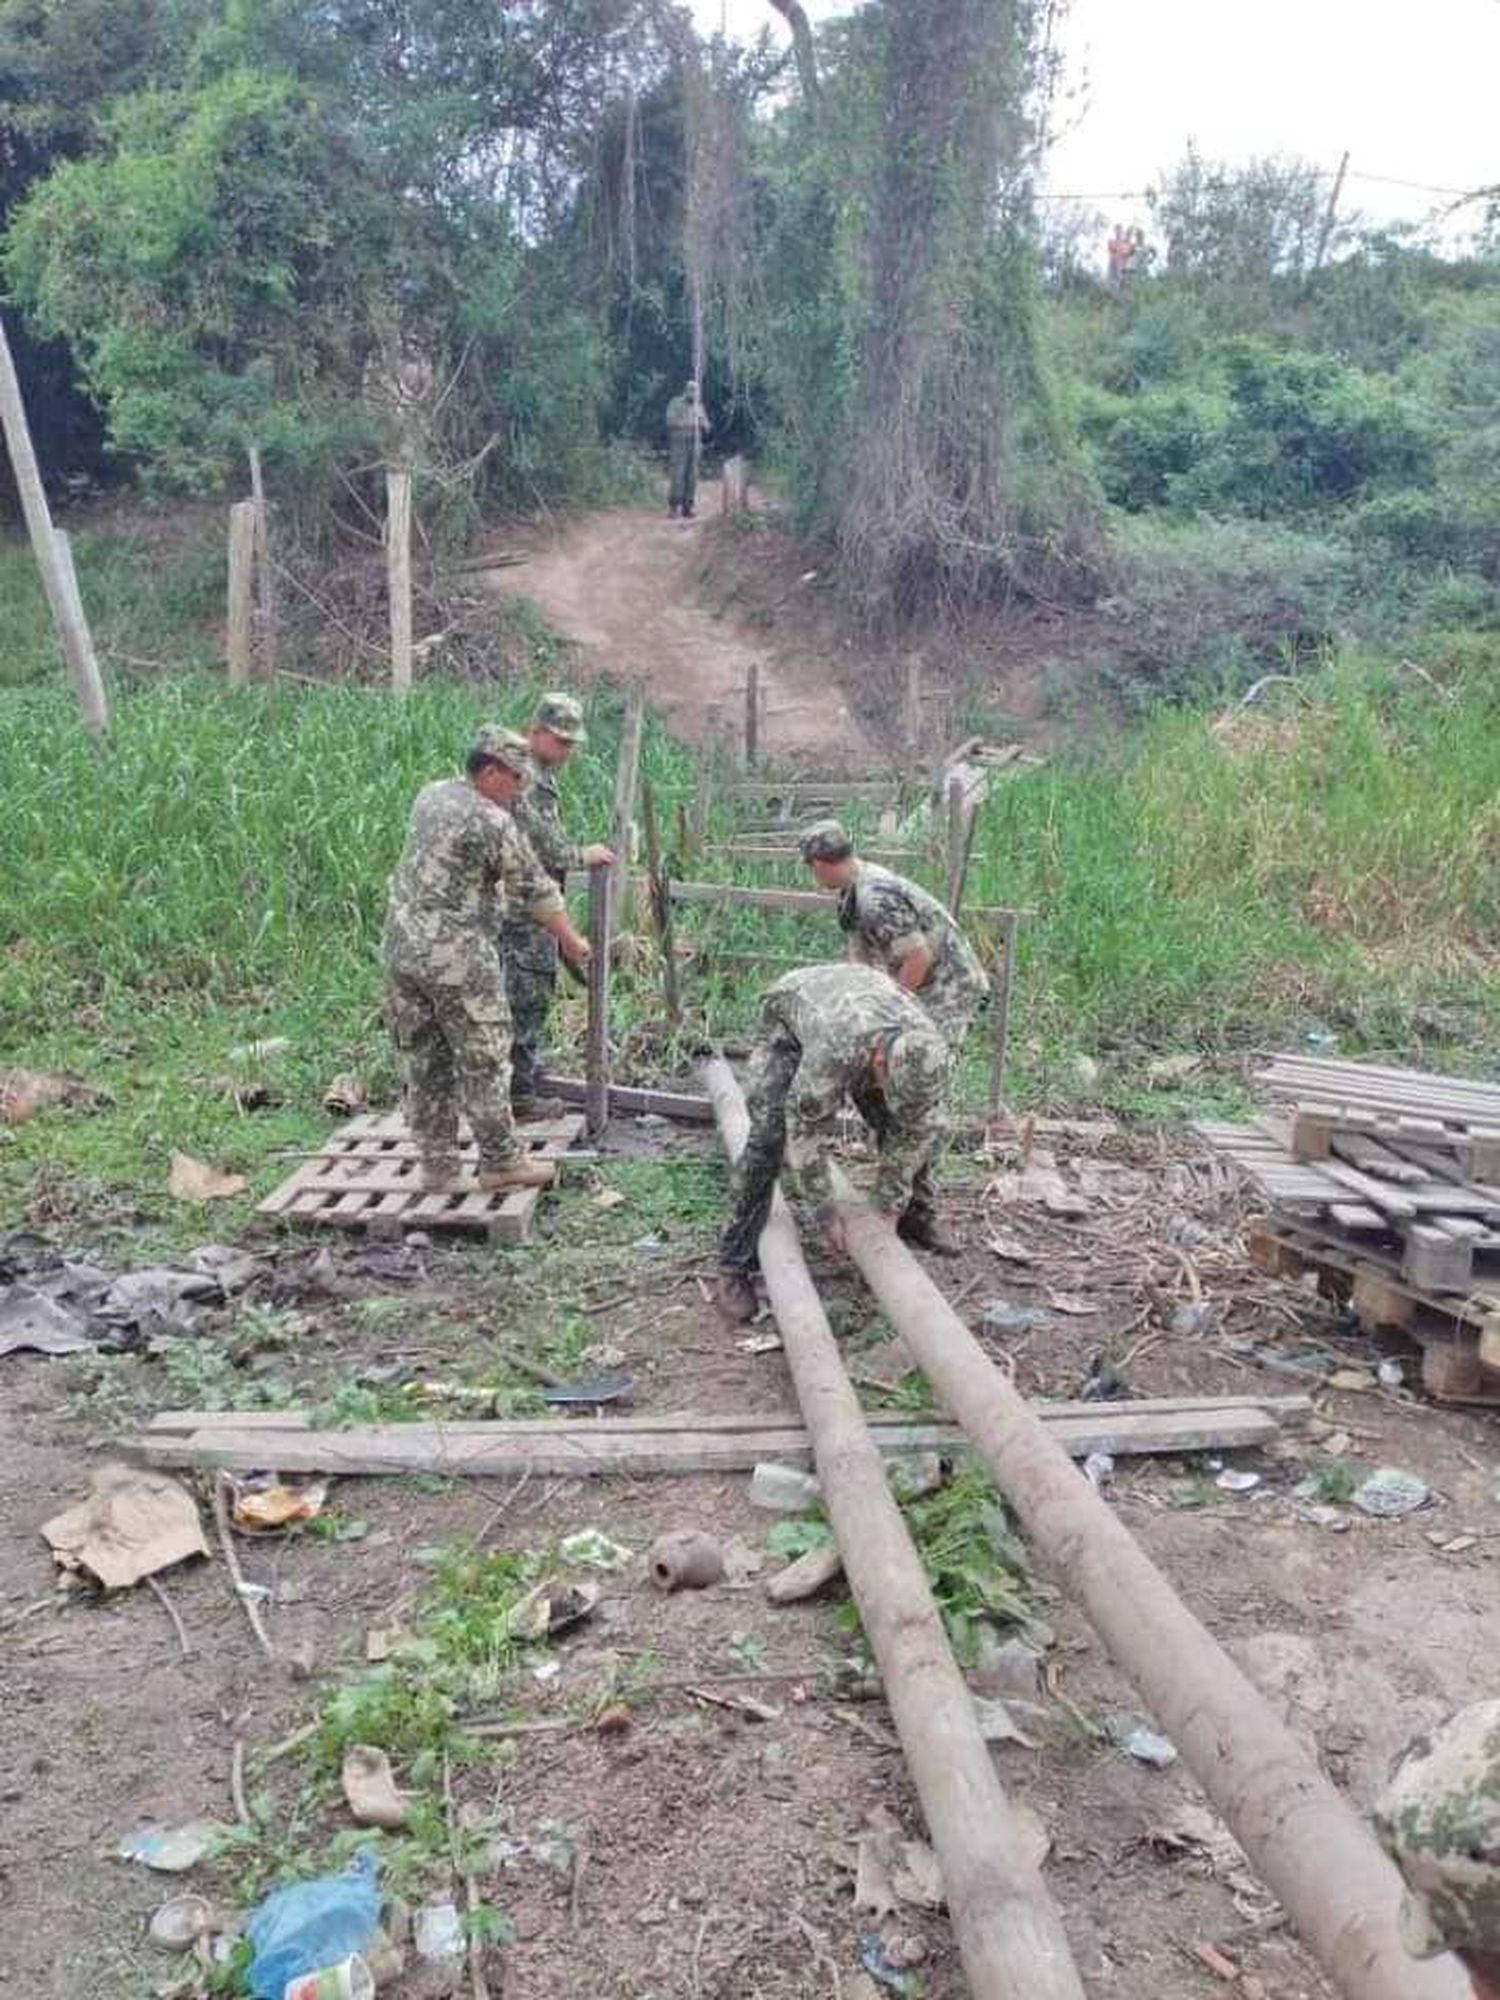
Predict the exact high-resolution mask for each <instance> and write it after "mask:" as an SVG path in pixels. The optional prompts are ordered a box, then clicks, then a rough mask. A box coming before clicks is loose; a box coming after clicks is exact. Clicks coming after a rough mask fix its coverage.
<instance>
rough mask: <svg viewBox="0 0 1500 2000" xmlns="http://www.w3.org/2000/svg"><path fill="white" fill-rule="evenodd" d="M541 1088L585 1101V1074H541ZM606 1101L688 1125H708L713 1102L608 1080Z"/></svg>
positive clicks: (639, 1113)
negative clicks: (607, 1098) (582, 1075)
mask: <svg viewBox="0 0 1500 2000" xmlns="http://www.w3.org/2000/svg"><path fill="white" fill-rule="evenodd" d="M542 1088H543V1089H544V1090H545V1091H546V1092H547V1095H548V1096H549V1097H560V1098H561V1099H562V1100H563V1102H564V1103H565V1104H587V1103H588V1080H587V1078H585V1077H578V1076H552V1075H550V1074H548V1075H546V1076H544V1077H543V1078H542ZM609 1102H610V1107H611V1109H612V1110H614V1111H619V1112H623V1113H626V1114H627V1115H629V1116H631V1117H636V1118H639V1117H642V1116H651V1117H656V1118H677V1119H680V1120H681V1121H682V1122H683V1123H684V1124H687V1125H711V1124H712V1123H713V1118H714V1114H713V1106H712V1105H711V1104H710V1103H709V1101H708V1099H707V1098H706V1097H695V1096H693V1095H691V1094H690V1093H689V1092H687V1091H682V1090H642V1089H640V1088H639V1087H638V1086H637V1085H635V1084H630V1083H611V1084H610V1086H609Z"/></svg>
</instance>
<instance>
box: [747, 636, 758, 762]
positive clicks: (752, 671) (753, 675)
mask: <svg viewBox="0 0 1500 2000" xmlns="http://www.w3.org/2000/svg"><path fill="white" fill-rule="evenodd" d="M759 762H760V667H759V665H758V664H757V662H756V661H754V660H752V661H751V662H750V664H749V666H748V667H747V668H746V670H745V769H746V770H747V771H753V770H754V769H755V767H756V765H757V764H758V763H759Z"/></svg>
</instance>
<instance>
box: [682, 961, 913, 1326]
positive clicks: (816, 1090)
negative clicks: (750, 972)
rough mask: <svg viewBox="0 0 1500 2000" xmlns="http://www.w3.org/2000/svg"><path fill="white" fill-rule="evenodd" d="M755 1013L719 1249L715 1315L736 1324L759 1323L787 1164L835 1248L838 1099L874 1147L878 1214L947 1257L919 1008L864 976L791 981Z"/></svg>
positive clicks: (846, 973)
mask: <svg viewBox="0 0 1500 2000" xmlns="http://www.w3.org/2000/svg"><path fill="white" fill-rule="evenodd" d="M762 1007H763V1016H764V1023H765V1033H764V1036H763V1038H762V1040H761V1043H760V1045H759V1047H758V1048H757V1049H756V1052H755V1056H754V1058H753V1061H752V1065H751V1071H750V1080H749V1084H748V1087H747V1089H746V1093H745V1095H746V1099H747V1102H748V1105H749V1110H750V1137H749V1139H748V1141H747V1142H746V1146H745V1150H744V1152H743V1153H742V1154H741V1155H740V1157H739V1159H738V1161H737V1162H736V1163H735V1167H734V1172H733V1175H732V1177H731V1188H732V1191H733V1196H734V1212H733V1214H732V1215H731V1217H730V1220H729V1226H728V1228H727V1229H726V1230H725V1231H724V1234H723V1236H722V1238H721V1239H720V1244H719V1288H718V1299H719V1305H720V1307H721V1309H722V1310H723V1311H724V1313H725V1314H726V1315H727V1316H728V1317H729V1318H731V1319H735V1320H748V1319H751V1318H753V1317H754V1314H755V1309H756V1299H755V1276H754V1274H755V1269H756V1265H757V1262H758V1248H757V1246H758V1244H759V1242H760V1233H761V1231H762V1230H763V1229H764V1228H765V1226H766V1218H767V1216H768V1215H769V1214H770V1210H771V1197H772V1195H773V1193H774V1192H775V1188H776V1177H777V1175H778V1174H779V1173H780V1172H781V1169H782V1164H783V1161H784V1162H785V1165H786V1167H787V1170H788V1173H789V1174H790V1175H792V1176H793V1177H794V1178H795V1180H796V1182H797V1183H798V1184H799V1187H800V1192H801V1194H802V1195H803V1196H804V1198H805V1199H806V1200H808V1201H809V1202H811V1203H812V1205H813V1208H814V1211H815V1213H816V1216H817V1219H818V1221H819V1222H820V1223H821V1224H822V1225H823V1227H824V1228H825V1229H826V1230H827V1231H828V1232H829V1234H830V1240H831V1241H832V1242H833V1245H834V1248H835V1249H837V1250H842V1248H843V1243H842V1240H841V1239H840V1238H839V1236H838V1233H837V1224H836V1220H835V1216H834V1209H833V1184H832V1181H831V1180H830V1177H829V1160H828V1155H829V1150H830V1148H831V1146H832V1143H833V1138H834V1128H835V1124H836V1121H837V1118H838V1114H839V1111H840V1108H841V1107H842V1105H843V1102H844V1099H845V1098H846V1097H848V1098H850V1099H852V1100H853V1103H854V1108H855V1110H856V1111H858V1113H859V1115H860V1116H861V1118H863V1119H864V1121H865V1123H866V1124H867V1125H868V1126H869V1127H870V1130H871V1131H872V1132H873V1133H874V1135H875V1143H876V1146H877V1148H878V1150H879V1165H878V1168H877V1170H876V1177H875V1202H876V1206H877V1207H878V1208H879V1209H880V1210H881V1211H882V1212H883V1213H884V1215H885V1217H886V1219H887V1221H889V1222H890V1223H891V1224H893V1225H894V1227H895V1230H896V1233H897V1234H898V1235H899V1236H901V1237H903V1238H904V1239H905V1240H906V1241H907V1242H908V1243H914V1244H916V1245H918V1246H919V1247H920V1248H924V1249H943V1248H946V1247H947V1241H946V1238H944V1237H943V1236H942V1235H941V1233H940V1231H939V1229H938V1222H937V1205H936V1191H935V1189H934V1187H933V1184H932V1171H931V1166H930V1161H931V1157H932V1151H933V1145H934V1141H935V1138H936V1128H937V1114H938V1102H939V1099H940V1097H941V1095H942V1088H943V1079H944V1077H945V1075H946V1074H947V1069H948V1051H947V1048H946V1047H945V1045H944V1042H943V1039H942V1036H941V1035H940V1034H939V1033H938V1031H937V1029H936V1028H935V1027H934V1026H933V1024H932V1022H931V1021H930V1020H929V1019H928V1017H927V1015H926V1014H925V1013H924V1012H923V1010H922V1008H921V1007H920V1006H919V1005H918V1004H917V1002H916V1001H915V1000H914V999H913V998H912V997H911V995H910V994H908V993H903V992H902V991H901V989H900V988H899V987H898V986H895V985H893V984H892V982H891V981H890V980H889V979H888V978H887V977H886V975H885V974H884V973H883V972H877V971H875V970H874V969H873V968H872V967H870V966H864V965H810V966H805V967H803V968H802V969H801V970H800V971H798V972H789V973H787V975H786V976H785V978H783V979H778V980H777V981H776V983H775V985H774V986H772V987H771V988H770V989H769V991H768V992H767V993H766V996H765V999H764V1001H763V1003H762Z"/></svg>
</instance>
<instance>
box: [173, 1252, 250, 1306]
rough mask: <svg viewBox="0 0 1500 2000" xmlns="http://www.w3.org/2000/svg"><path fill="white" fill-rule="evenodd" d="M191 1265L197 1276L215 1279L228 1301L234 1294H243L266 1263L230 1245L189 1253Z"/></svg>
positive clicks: (191, 1269) (192, 1271) (189, 1263)
mask: <svg viewBox="0 0 1500 2000" xmlns="http://www.w3.org/2000/svg"><path fill="white" fill-rule="evenodd" d="M188 1266H189V1269H190V1271H191V1273H192V1274H193V1275H194V1276H197V1277H203V1278H212V1279H213V1281H214V1283H215V1284H216V1285H217V1286H218V1287H219V1290H220V1291H221V1292H222V1293H223V1294H224V1296H225V1298H229V1297H231V1296H232V1295H233V1294H234V1293H235V1292H242V1291H243V1290H244V1289H245V1287H246V1285H248V1284H249V1283H250V1281H251V1279H252V1278H257V1277H259V1276H260V1274H261V1272H262V1271H263V1270H264V1269H265V1262H264V1260H263V1259H262V1258H260V1257H254V1256H252V1255H251V1254H250V1252H249V1251H248V1250H236V1249H235V1248H234V1247H233V1245H232V1244H229V1243H203V1244H200V1245H199V1247H198V1248H197V1249H196V1250H194V1251H192V1252H190V1253H189V1256H188Z"/></svg>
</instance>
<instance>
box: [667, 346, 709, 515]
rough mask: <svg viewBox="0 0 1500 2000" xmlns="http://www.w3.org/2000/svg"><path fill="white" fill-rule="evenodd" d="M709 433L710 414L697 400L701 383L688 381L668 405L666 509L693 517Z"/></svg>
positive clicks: (670, 512)
mask: <svg viewBox="0 0 1500 2000" xmlns="http://www.w3.org/2000/svg"><path fill="white" fill-rule="evenodd" d="M707 436H708V417H707V414H706V413H705V411H704V408H703V405H702V404H701V403H700V402H699V400H698V384H697V382H696V380H689V382H688V384H687V387H686V388H685V389H684V390H683V392H682V394H681V395H680V396H674V397H673V398H672V400H671V402H670V403H668V405H667V512H668V513H669V514H681V515H682V518H683V519H684V520H685V521H690V520H691V519H692V517H693V505H694V502H695V501H696V500H697V497H698V447H699V445H700V443H701V442H702V440H703V439H704V438H706V437H707Z"/></svg>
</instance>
